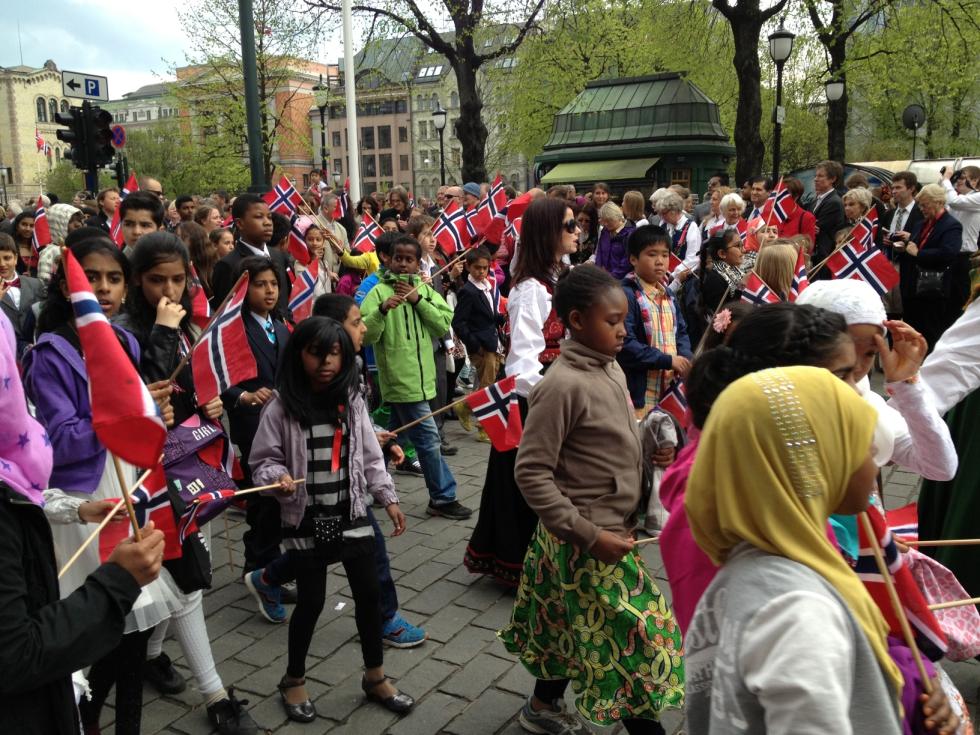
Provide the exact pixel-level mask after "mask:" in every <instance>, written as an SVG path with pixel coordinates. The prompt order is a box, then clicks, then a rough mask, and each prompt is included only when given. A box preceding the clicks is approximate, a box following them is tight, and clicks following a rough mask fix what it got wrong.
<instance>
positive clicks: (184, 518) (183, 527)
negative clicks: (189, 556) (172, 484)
mask: <svg viewBox="0 0 980 735" xmlns="http://www.w3.org/2000/svg"><path fill="white" fill-rule="evenodd" d="M235 492H236V491H235V490H234V488H228V489H224V490H211V491H209V492H204V493H198V494H197V495H196V496H195V497H194V501H193V502H191V503H188V504H187V508H186V509H185V510H184V512H183V513H181V514H180V520H179V521H178V522H177V531H178V535H179V537H180V540H181V543H183V541H184V539H185V538H187V537H188V536H190V535H191V534H192V533H194V531H196V530H197V529H198V526H199V525H203V524H204V523H206V522H207V521H202V522H201V524H198V522H197V521H198V516H199V515H200V514H201V511H202V510H203V508H204V506H205V505H207V504H208V503H210V502H212V501H216V500H221V501H225V502H224V503H222V507H223V508H227V507H228V501H231V500H232V499H234V497H235ZM208 520H210V518H209V519H208Z"/></svg>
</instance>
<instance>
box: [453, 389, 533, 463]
mask: <svg viewBox="0 0 980 735" xmlns="http://www.w3.org/2000/svg"><path fill="white" fill-rule="evenodd" d="M466 405H468V406H469V407H470V408H471V409H472V410H473V415H474V416H476V419H477V421H479V422H480V426H482V427H483V430H484V431H486V432H487V436H489V437H490V441H491V443H492V444H493V448H494V449H496V450H497V451H498V452H506V451H508V450H511V449H514V448H515V447H516V446H517V445H518V444H520V443H521V435H522V433H523V431H524V427H523V424H522V422H521V411H520V408H519V405H518V402H517V376H516V375H509V376H507V377H506V378H504V379H503V380H500V381H498V382H496V383H494V384H493V385H489V386H487V387H486V388H484V389H483V390H481V391H477V392H476V393H472V394H470V395H468V396H467V397H466Z"/></svg>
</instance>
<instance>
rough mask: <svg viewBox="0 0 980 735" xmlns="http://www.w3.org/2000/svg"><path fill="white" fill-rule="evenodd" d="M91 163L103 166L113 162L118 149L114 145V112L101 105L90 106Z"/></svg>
mask: <svg viewBox="0 0 980 735" xmlns="http://www.w3.org/2000/svg"><path fill="white" fill-rule="evenodd" d="M87 112H88V115H89V131H91V135H90V137H89V151H90V153H89V165H90V167H91V168H102V167H103V166H108V165H109V164H110V163H112V159H113V158H115V156H116V150H115V148H113V147H112V129H111V128H112V113H111V112H109V111H108V110H103V109H102V108H101V107H89V108H88V109H87Z"/></svg>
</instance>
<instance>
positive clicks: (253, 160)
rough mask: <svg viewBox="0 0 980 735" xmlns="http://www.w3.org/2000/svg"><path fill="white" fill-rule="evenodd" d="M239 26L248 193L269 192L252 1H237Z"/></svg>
mask: <svg viewBox="0 0 980 735" xmlns="http://www.w3.org/2000/svg"><path fill="white" fill-rule="evenodd" d="M238 25H239V27H240V28H241V33H242V72H243V75H244V77H245V122H246V125H247V130H248V169H249V172H250V173H251V175H252V185H251V186H250V187H249V188H248V190H249V191H251V192H253V193H255V194H263V193H265V192H266V191H268V190H269V184H268V182H267V181H266V180H265V159H264V157H263V155H262V118H261V116H260V115H259V80H258V73H257V72H256V68H255V67H256V64H255V19H254V17H253V15H252V0H238Z"/></svg>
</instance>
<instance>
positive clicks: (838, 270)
mask: <svg viewBox="0 0 980 735" xmlns="http://www.w3.org/2000/svg"><path fill="white" fill-rule="evenodd" d="M827 267H828V268H830V270H831V271H832V272H833V274H834V278H856V279H859V280H862V281H866V282H867V283H868V284H870V285H871V287H872V288H874V290H875V291H877V292H878V293H879V294H880V295H881V296H884V295H885V294H886V293H888V292H889V291H890V290H891V289H893V288H894V287H895V286H897V285H898V281H899V276H898V271H896V270H895V266H893V265H892V264H891V262H889V260H888V258H887V256H886V255H885V254H884V252H882V251H881V250H880V249H879V248H876V247H872V248H868V249H864V248H860V246H859V245H857V243H856V241H854V240H852V241H851V242H849V243H847V245H845V246H844V247H842V248H841V249H840V250H838V251H837V252H836V253H834V254H833V255H832V256H831V257H830V258H829V259H828V260H827Z"/></svg>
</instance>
